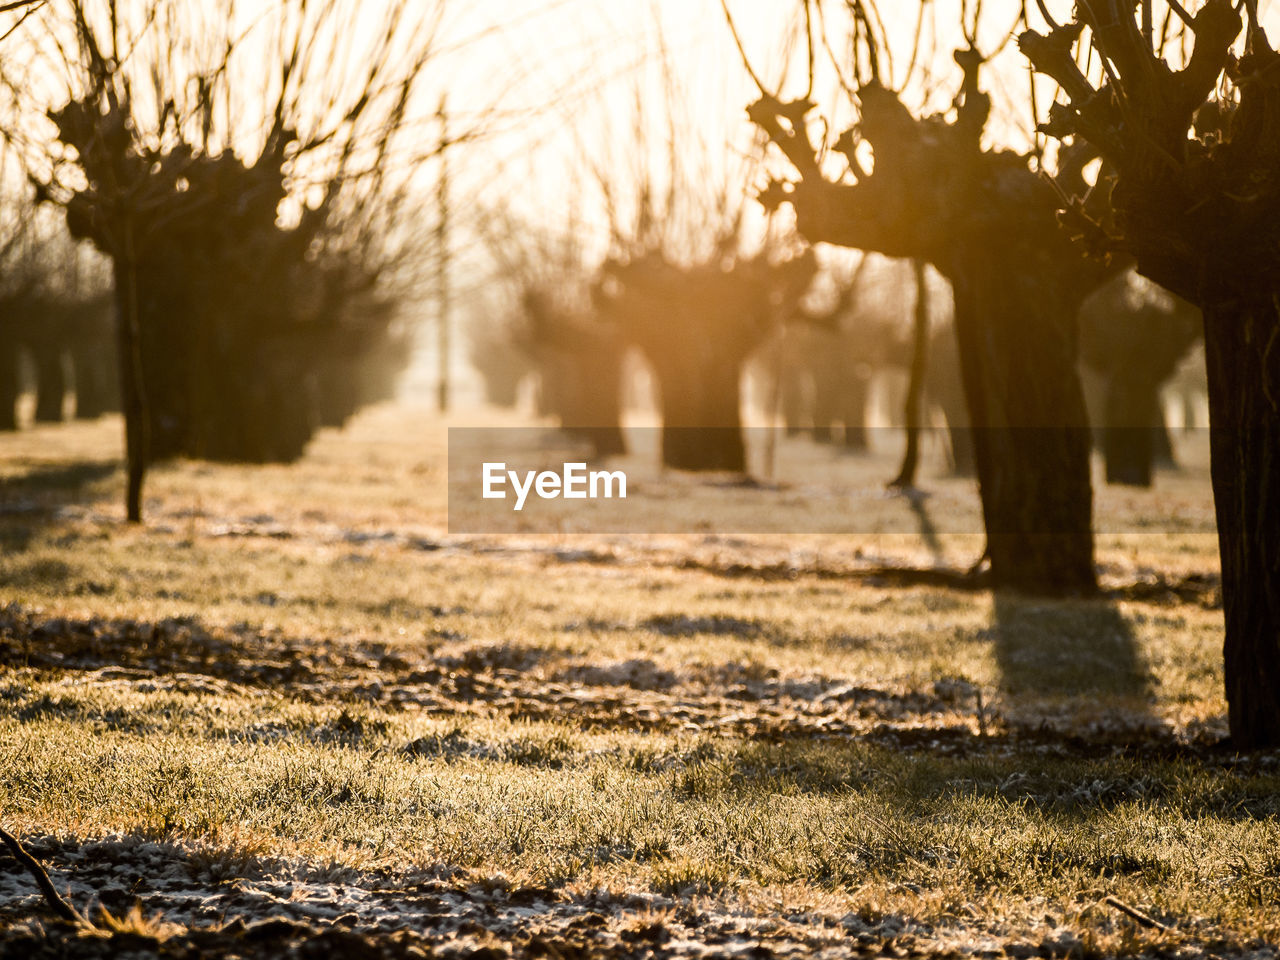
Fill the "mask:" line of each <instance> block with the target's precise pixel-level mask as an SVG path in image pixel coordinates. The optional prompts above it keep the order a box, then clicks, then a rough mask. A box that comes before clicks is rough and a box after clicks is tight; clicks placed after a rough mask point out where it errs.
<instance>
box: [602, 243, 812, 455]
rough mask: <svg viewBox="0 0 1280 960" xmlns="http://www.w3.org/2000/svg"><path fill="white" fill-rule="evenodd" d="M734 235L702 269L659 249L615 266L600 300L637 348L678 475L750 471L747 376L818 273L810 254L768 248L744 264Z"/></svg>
mask: <svg viewBox="0 0 1280 960" xmlns="http://www.w3.org/2000/svg"><path fill="white" fill-rule="evenodd" d="M739 239H740V238H739V236H738V231H737V230H736V229H735V230H734V232H733V233H732V234H731V235H730V237H729V240H728V241H726V242H725V243H722V244H718V245H717V250H716V251H715V253H714V254H713V255H712V256H710V257H707V258H705V259H699V260H696V261H693V262H680V261H678V260H675V259H673V258H672V257H670V256H668V255H666V253H665V252H664V251H663V249H662V248H661V247H660V246H653V247H649V248H648V249H644V248H641V249H640V250H639V251H637V252H635V253H632V254H630V255H624V256H620V257H614V258H611V259H610V260H609V261H607V262H606V263H605V264H604V266H603V267H602V270H601V274H602V276H601V284H600V292H599V294H598V297H597V302H598V304H599V308H600V311H601V313H602V315H603V316H605V317H608V318H609V319H611V320H613V321H614V322H615V323H616V324H617V326H618V329H619V330H620V331H621V333H622V336H623V337H624V338H625V339H627V340H628V341H630V342H632V343H634V344H635V345H636V346H637V347H639V348H640V350H641V352H642V353H643V354H644V356H645V358H646V359H647V360H648V361H649V364H650V366H652V368H653V371H654V376H655V378H656V380H657V384H658V392H659V402H660V404H661V408H662V462H663V464H664V465H665V466H668V467H672V468H674V469H677V470H695V471H729V472H735V473H741V472H743V471H745V470H746V446H745V443H744V441H743V435H742V416H741V404H742V397H741V392H740V390H741V385H742V375H743V368H744V367H745V365H746V362H747V359H748V358H749V357H750V356H751V354H752V353H753V352H754V351H755V350H756V348H757V347H758V346H759V345H760V344H761V343H763V342H764V341H765V340H766V339H768V338H769V337H770V336H771V335H772V334H773V333H774V331H775V330H776V329H777V328H778V326H779V325H780V324H781V323H782V322H783V321H784V320H786V319H787V318H788V317H789V316H790V315H792V314H793V313H795V311H796V310H797V308H798V307H799V304H800V300H801V298H803V297H804V295H805V292H806V291H807V290H808V288H809V284H810V282H811V281H812V280H813V277H814V274H815V272H816V269H817V264H816V261H815V259H814V257H813V254H812V252H811V251H805V252H804V253H803V254H800V255H796V256H786V255H785V254H784V253H782V252H781V251H780V250H779V246H780V244H777V243H766V244H765V245H764V246H763V247H761V248H760V249H758V250H756V251H754V252H752V253H750V254H747V255H743V254H742V253H741V252H740V250H741V248H740V247H739Z"/></svg>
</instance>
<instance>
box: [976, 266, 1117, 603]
mask: <svg viewBox="0 0 1280 960" xmlns="http://www.w3.org/2000/svg"><path fill="white" fill-rule="evenodd" d="M952 284H953V286H954V288H955V300H956V310H955V326H956V337H957V341H958V345H959V355H960V367H961V374H962V378H963V381H964V386H965V396H966V400H967V402H968V406H969V417H970V421H971V422H972V423H973V424H976V425H980V426H976V427H975V428H974V430H973V442H974V455H975V462H976V466H977V473H978V486H979V492H980V494H981V499H982V511H983V518H984V520H985V524H986V530H987V555H988V558H989V559H990V562H991V576H992V580H993V582H994V586H996V587H1008V588H1012V589H1015V590H1020V591H1023V592H1027V593H1035V594H1046V595H1078V594H1091V593H1094V592H1096V590H1097V574H1096V571H1095V569H1094V556H1093V531H1092V524H1091V513H1092V505H1093V491H1092V487H1091V485H1090V477H1089V449H1090V443H1089V428H1088V417H1087V415H1086V413H1085V406H1084V394H1083V391H1082V390H1081V387H1080V380H1079V376H1078V374H1077V372H1076V327H1075V311H1076V306H1077V305H1076V303H1075V302H1073V301H1072V298H1071V297H1070V296H1063V295H1062V294H1061V293H1060V292H1059V291H1055V290H1054V287H1053V285H1052V284H1051V283H1046V282H1045V278H1044V277H1043V276H1040V275H1037V274H1035V273H1034V272H1030V271H1021V272H1020V271H1018V270H1002V269H1001V265H1000V264H998V263H995V262H992V261H990V260H986V261H984V262H983V263H974V264H968V265H967V269H964V270H962V271H959V272H956V273H953V274H952Z"/></svg>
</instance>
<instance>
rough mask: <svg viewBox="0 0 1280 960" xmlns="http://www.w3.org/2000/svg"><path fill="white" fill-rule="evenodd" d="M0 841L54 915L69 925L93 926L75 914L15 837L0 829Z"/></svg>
mask: <svg viewBox="0 0 1280 960" xmlns="http://www.w3.org/2000/svg"><path fill="white" fill-rule="evenodd" d="M0 840H3V841H4V845H5V846H6V847H8V848H9V852H10V853H11V854H13V858H14V859H15V860H17V861H18V862H19V863H20V864H22V865H23V866H24V867H26V869H27V873H29V874H31V876H32V877H33V878H34V879H35V881H36V886H37V887H39V888H40V893H41V894H43V895H44V899H45V901H46V902H47V903H48V904H49V906H50V908H51V909H52V910H53V912H54V913H56V914H57V915H58V916H59V917H61V918H62V919H63V920H68V921H70V922H71V923H78V924H82V925H83V926H86V927H92V926H93V924H92V923H90V922H89V921H88V920H87V919H86V918H85V917H82V916H81V915H80V914H79V912H77V910H76V908H75V907H73V906H72V905H71V904H70V903H68V902H67V901H66V900H64V899H63V898H62V895H61V894H60V893H58V891H57V890H56V889H55V888H54V886H53V881H52V880H50V879H49V874H48V873H47V872H46V871H45V869H44V867H42V866H41V865H40V861H39V860H37V859H36V858H35V857H33V856H31V854H29V853H27V851H26V848H24V847H23V846H22V844H21V843H20V842H19V841H18V838H17V837H15V836H14V835H13V834H11V833H10V832H9V831H8V830H5V829H3V828H0Z"/></svg>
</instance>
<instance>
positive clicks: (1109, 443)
mask: <svg viewBox="0 0 1280 960" xmlns="http://www.w3.org/2000/svg"><path fill="white" fill-rule="evenodd" d="M1106 406H1107V409H1106V426H1104V427H1103V431H1102V437H1103V439H1102V450H1103V455H1104V457H1105V459H1106V465H1107V483H1115V484H1122V485H1125V486H1131V487H1150V486H1151V480H1152V474H1153V470H1154V467H1155V458H1156V453H1157V447H1156V442H1157V440H1158V437H1157V435H1156V431H1157V430H1163V421H1162V414H1161V411H1160V387H1159V385H1158V384H1154V383H1149V382H1147V381H1145V380H1140V379H1136V378H1133V377H1126V376H1123V375H1121V374H1119V373H1118V372H1115V373H1113V374H1112V376H1111V378H1110V381H1109V382H1108V384H1107V403H1106Z"/></svg>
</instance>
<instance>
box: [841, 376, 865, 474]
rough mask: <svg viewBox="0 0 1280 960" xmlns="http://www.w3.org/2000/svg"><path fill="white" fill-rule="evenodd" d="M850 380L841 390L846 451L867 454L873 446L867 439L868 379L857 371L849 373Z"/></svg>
mask: <svg viewBox="0 0 1280 960" xmlns="http://www.w3.org/2000/svg"><path fill="white" fill-rule="evenodd" d="M847 375H848V380H847V381H846V382H845V384H844V386H843V388H842V390H841V396H840V400H841V411H840V421H841V422H842V423H843V424H844V446H845V449H846V450H854V451H858V452H860V453H865V452H866V451H867V450H868V449H869V448H870V445H871V442H870V440H869V439H868V437H867V394H868V393H869V392H870V389H869V387H870V385H869V383H868V382H867V377H866V375H864V374H863V373H861V372H859V371H857V370H849V371H847Z"/></svg>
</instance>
